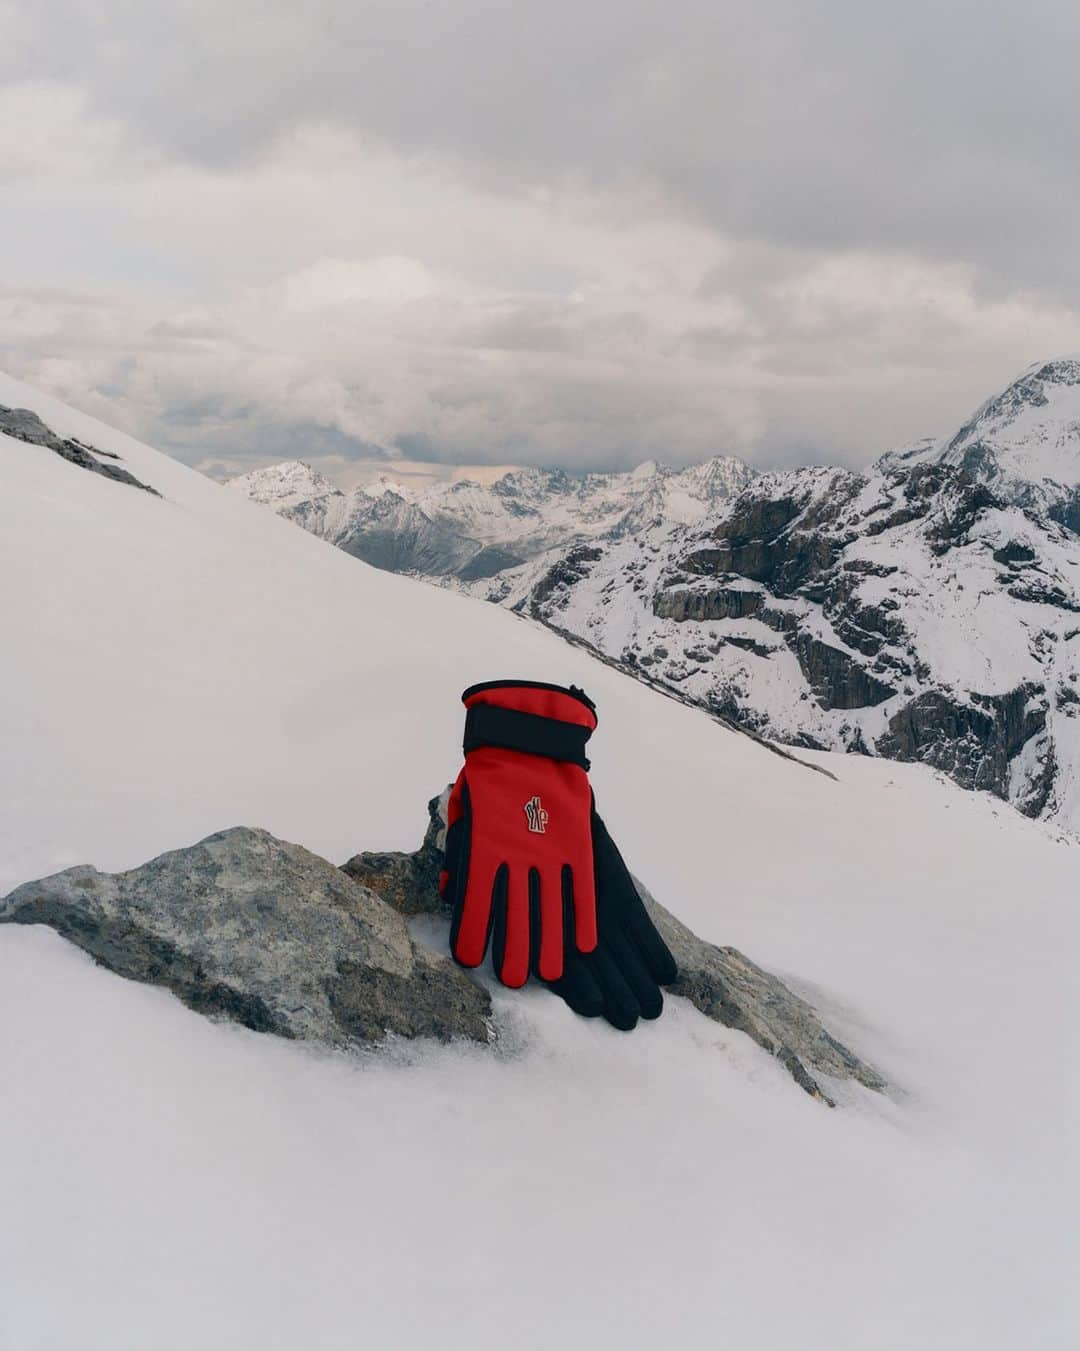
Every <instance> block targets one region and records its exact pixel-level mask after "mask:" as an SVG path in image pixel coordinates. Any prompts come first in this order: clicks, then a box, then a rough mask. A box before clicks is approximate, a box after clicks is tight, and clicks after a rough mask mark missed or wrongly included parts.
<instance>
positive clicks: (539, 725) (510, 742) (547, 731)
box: [463, 704, 592, 769]
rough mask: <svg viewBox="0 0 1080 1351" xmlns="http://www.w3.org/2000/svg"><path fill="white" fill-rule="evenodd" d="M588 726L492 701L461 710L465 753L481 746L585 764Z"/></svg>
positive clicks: (589, 733) (590, 731) (586, 764)
mask: <svg viewBox="0 0 1080 1351" xmlns="http://www.w3.org/2000/svg"><path fill="white" fill-rule="evenodd" d="M591 735H592V729H591V728H589V727H581V726H579V725H578V724H577V723H572V722H559V721H557V720H556V719H555V718H539V717H537V716H536V715H535V714H534V713H519V712H517V711H516V710H515V709H512V708H499V707H497V706H496V705H494V704H474V705H473V706H472V708H470V709H469V710H468V712H467V713H466V714H465V740H464V743H463V744H464V749H465V754H466V755H468V754H469V752H470V751H475V750H478V749H479V748H480V747H481V746H497V747H499V748H500V749H502V750H507V751H521V752H522V753H523V754H525V755H542V756H545V757H546V758H547V759H548V760H565V761H566V762H567V763H569V764H572V765H580V767H581V768H582V769H588V768H589V762H588V760H587V759H586V758H585V743H586V742H587V741H588V739H589V737H590V736H591Z"/></svg>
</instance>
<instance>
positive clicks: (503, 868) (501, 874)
mask: <svg viewBox="0 0 1080 1351" xmlns="http://www.w3.org/2000/svg"><path fill="white" fill-rule="evenodd" d="M509 891H510V866H509V864H507V863H500V864H499V866H498V869H497V870H496V872H495V881H494V883H493V885H492V888H491V921H490V926H491V927H490V935H491V967H492V970H493V971H494V972H495V974H496V976H498V978H499V979H500V980H502V969H503V959H504V957H505V956H506V906H507V898H508V895H509Z"/></svg>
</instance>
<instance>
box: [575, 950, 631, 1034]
mask: <svg viewBox="0 0 1080 1351" xmlns="http://www.w3.org/2000/svg"><path fill="white" fill-rule="evenodd" d="M581 960H582V962H583V963H585V964H587V965H588V968H589V972H590V974H591V975H592V977H593V979H594V980H595V981H596V983H597V985H598V986H599V987H600V993H601V994H602V995H603V996H604V1017H605V1018H606V1019H607V1020H608V1022H609V1023H610V1024H611V1026H612V1027H617V1028H618V1029H619V1031H620V1032H632V1031H633V1030H634V1028H635V1027H636V1026H637V1021H638V1016H639V1015H640V1013H641V1008H640V1006H639V1004H638V1002H637V999H636V998H635V996H634V992H633V990H632V989H631V988H630V986H629V984H628V983H627V980H626V977H625V976H624V975H623V973H622V972H621V971H620V970H619V964H618V962H617V961H616V959H615V956H614V955H613V954H612V952H611V949H610V948H609V947H608V945H607V943H606V942H604V941H601V942H600V944H599V945H598V946H597V949H596V951H595V952H591V953H589V954H588V955H587V956H583V957H582V959H581Z"/></svg>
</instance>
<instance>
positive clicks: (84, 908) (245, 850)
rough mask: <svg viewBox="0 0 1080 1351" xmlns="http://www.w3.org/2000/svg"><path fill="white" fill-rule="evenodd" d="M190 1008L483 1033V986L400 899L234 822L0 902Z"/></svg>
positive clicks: (440, 1035)
mask: <svg viewBox="0 0 1080 1351" xmlns="http://www.w3.org/2000/svg"><path fill="white" fill-rule="evenodd" d="M0 923H15V924H48V925H50V926H51V927H52V928H54V929H56V930H57V931H58V932H59V933H60V934H62V935H63V936H64V937H65V938H67V939H69V940H70V941H71V942H73V943H75V944H76V945H77V946H78V947H80V948H82V949H83V950H84V951H86V952H88V953H90V955H91V956H92V957H94V958H96V960H97V961H99V962H100V963H101V964H102V965H103V966H106V967H108V968H109V970H111V971H115V972H117V973H118V974H119V975H122V976H127V977H129V978H131V979H133V980H139V981H145V982H148V983H151V984H155V985H164V986H166V987H167V988H168V989H170V990H172V991H173V992H174V993H175V994H176V995H178V996H179V997H180V998H181V999H182V1000H183V1001H184V1003H186V1004H188V1005H189V1006H190V1007H191V1008H193V1009H196V1010H197V1011H199V1012H200V1013H206V1014H216V1015H221V1016H223V1017H226V1018H230V1019H232V1020H234V1021H236V1022H239V1023H242V1024H243V1025H244V1026H245V1027H249V1028H253V1029H254V1030H255V1031H258V1032H273V1033H276V1034H277V1035H278V1036H282V1037H291V1038H298V1039H303V1040H307V1041H314V1042H318V1043H321V1044H323V1045H326V1046H331V1047H343V1046H348V1045H351V1044H356V1043H370V1042H376V1041H379V1040H381V1039H382V1038H384V1037H385V1036H386V1034H387V1033H395V1034H397V1035H398V1036H402V1037H433V1038H436V1039H438V1040H440V1041H448V1040H450V1039H452V1038H455V1037H464V1038H468V1039H471V1040H473V1041H479V1042H486V1041H487V1040H488V1039H489V1037H490V1027H489V1021H488V1019H489V1016H490V1012H491V1005H490V999H489V997H488V995H487V993H486V992H485V991H484V990H482V989H481V988H480V987H479V986H478V985H476V984H475V983H474V982H473V981H471V980H470V979H469V978H468V977H467V976H466V975H465V973H464V972H463V971H461V970H460V969H459V968H458V967H456V966H455V965H454V963H453V962H452V961H451V960H450V959H449V958H448V957H443V956H440V955H439V954H437V953H432V952H429V951H427V950H426V949H424V948H422V947H420V946H418V945H417V944H415V943H414V942H413V940H412V938H411V937H410V935H409V931H408V927H407V924H406V921H405V920H404V918H403V917H402V915H401V914H400V913H399V912H398V910H396V909H394V908H392V907H391V906H390V905H388V904H386V903H385V902H384V901H383V900H381V899H380V898H379V897H378V896H377V895H375V894H374V893H373V892H372V891H370V890H368V889H367V888H366V887H364V886H362V885H360V884H359V883H358V882H357V881H355V880H354V879H353V878H352V877H350V876H348V875H346V874H345V873H344V872H342V871H341V870H340V869H339V868H335V867H334V865H333V864H331V863H328V862H327V861H326V860H325V859H322V858H319V857H318V855H316V854H312V853H310V852H309V851H308V850H306V849H303V848H301V847H300V846H299V845H295V844H287V843H286V842H285V841H284V840H279V839H276V838H275V837H274V836H273V835H270V834H269V833H268V832H267V831H265V830H251V829H247V828H244V827H237V828H236V829H233V830H226V831H222V832H221V833H220V834H217V835H211V836H209V837H208V838H207V839H205V840H202V841H200V842H199V843H198V844H196V845H193V846H191V847H190V848H187V849H178V850H175V851H173V852H171V853H168V854H162V855H161V856H160V857H158V858H155V859H154V860H152V861H151V862H150V863H146V864H144V865H143V866H142V867H139V868H135V869H133V870H132V871H131V872H126V873H117V874H108V873H101V872H98V871H97V870H96V869H94V868H90V867H78V868H69V869H68V870H66V871H65V872H62V873H57V874H56V875H55V876H53V877H46V878H44V879H42V880H41V881H37V882H29V883H27V884H26V885H25V886H21V887H19V888H18V889H17V890H15V891H13V892H12V893H11V894H10V895H9V896H7V897H6V898H5V899H4V900H3V901H0Z"/></svg>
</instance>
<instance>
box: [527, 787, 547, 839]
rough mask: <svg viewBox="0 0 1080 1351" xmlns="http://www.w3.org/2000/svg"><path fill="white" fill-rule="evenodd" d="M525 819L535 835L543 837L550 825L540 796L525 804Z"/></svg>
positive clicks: (530, 799)
mask: <svg viewBox="0 0 1080 1351" xmlns="http://www.w3.org/2000/svg"><path fill="white" fill-rule="evenodd" d="M525 819H526V820H527V821H528V823H529V829H530V830H531V831H532V833H533V834H534V835H543V833H544V831H545V829H546V828H547V823H548V814H547V812H546V811H544V809H543V807H541V805H540V796H539V794H537V796H536V797H531V798H529V800H528V802H526V804H525Z"/></svg>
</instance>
